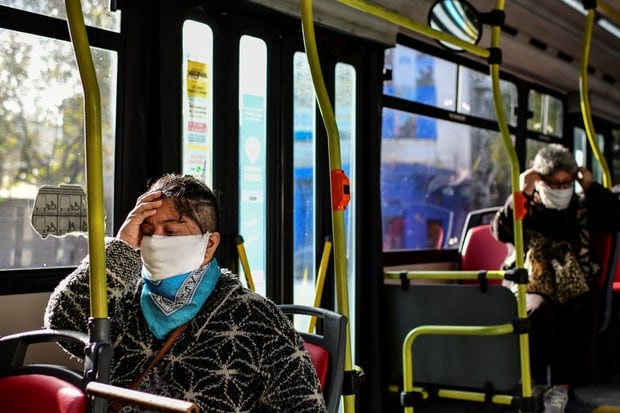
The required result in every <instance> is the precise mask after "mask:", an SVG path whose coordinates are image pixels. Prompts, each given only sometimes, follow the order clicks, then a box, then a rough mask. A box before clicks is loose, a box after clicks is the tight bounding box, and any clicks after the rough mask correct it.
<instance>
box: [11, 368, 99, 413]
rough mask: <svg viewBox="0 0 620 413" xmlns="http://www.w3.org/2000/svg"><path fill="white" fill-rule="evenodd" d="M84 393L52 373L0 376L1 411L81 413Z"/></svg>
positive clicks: (82, 412) (85, 403)
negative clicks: (51, 374)
mask: <svg viewBox="0 0 620 413" xmlns="http://www.w3.org/2000/svg"><path fill="white" fill-rule="evenodd" d="M87 399H88V398H87V396H86V393H85V392H84V391H83V390H82V389H80V388H79V387H77V386H76V385H74V384H71V383H69V382H67V381H65V380H63V379H60V378H58V377H54V376H48V375H43V374H24V375H19V376H9V377H4V378H2V379H0V400H2V402H1V404H2V411H3V412H4V413H22V412H32V413H36V412H45V413H85V412H86V411H87Z"/></svg>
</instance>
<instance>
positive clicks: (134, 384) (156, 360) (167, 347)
mask: <svg viewBox="0 0 620 413" xmlns="http://www.w3.org/2000/svg"><path fill="white" fill-rule="evenodd" d="M186 328H187V323H185V324H181V325H180V326H178V327H177V328H175V329H174V330H173V331H172V333H170V335H169V336H168V339H167V340H166V342H165V343H164V345H163V346H162V347H161V349H160V350H159V352H158V353H157V354H156V355H155V357H153V360H151V363H150V364H149V365H148V366H146V368H145V369H144V371H143V372H142V374H140V375H139V376H138V378H136V379H135V380H134V381H133V382H132V383H131V384H130V385H129V386H127V387H128V388H129V389H133V390H135V389H137V388H138V386H139V385H140V383H142V380H144V377H145V376H146V374H147V373H148V372H149V371H150V370H151V369H152V368H153V367H155V365H156V364H157V363H159V361H160V360H161V359H162V358H163V357H164V355H165V354H166V353H167V352H168V350H170V347H172V345H173V344H174V342H175V341H176V340H177V338H178V337H179V336H180V335H181V334H183V331H185V329H186Z"/></svg>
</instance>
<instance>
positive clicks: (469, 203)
mask: <svg viewBox="0 0 620 413" xmlns="http://www.w3.org/2000/svg"><path fill="white" fill-rule="evenodd" d="M421 124H425V125H427V126H426V129H421V128H419V127H416V126H417V125H421ZM431 132H432V133H431ZM382 135H383V136H382V144H381V205H382V220H383V240H384V245H383V249H384V251H389V250H399V249H408V250H417V249H435V248H456V246H457V245H458V241H459V236H460V233H461V229H462V226H463V223H464V220H465V217H466V215H467V213H468V212H469V211H471V210H474V209H479V208H484V207H488V206H493V205H501V204H502V203H503V202H504V199H505V198H506V196H507V195H508V194H509V193H510V187H509V185H510V168H509V164H508V159H507V157H506V155H505V149H504V147H503V144H502V141H501V138H500V136H499V132H497V131H490V130H486V129H480V128H475V127H472V126H469V125H464V124H460V123H455V122H449V121H443V120H439V119H430V118H425V117H423V116H420V115H415V114H411V113H407V112H402V111H398V110H394V109H389V108H384V109H383V132H382ZM438 227H440V228H438ZM438 237H441V238H438Z"/></svg>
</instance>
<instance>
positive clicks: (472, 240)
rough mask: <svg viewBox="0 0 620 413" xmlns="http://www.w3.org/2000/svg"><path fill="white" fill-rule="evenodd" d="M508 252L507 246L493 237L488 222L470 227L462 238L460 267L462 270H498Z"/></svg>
mask: <svg viewBox="0 0 620 413" xmlns="http://www.w3.org/2000/svg"><path fill="white" fill-rule="evenodd" d="M507 254H508V246H507V245H506V244H504V243H503V242H501V241H498V240H497V239H495V237H494V236H493V234H491V226H490V225H489V224H484V225H478V226H476V227H472V228H470V229H469V230H468V231H467V233H466V235H465V239H464V240H463V244H462V249H461V254H460V256H461V262H460V269H461V270H463V271H476V270H499V269H500V268H501V267H502V264H503V262H504V260H505V259H506V256H507Z"/></svg>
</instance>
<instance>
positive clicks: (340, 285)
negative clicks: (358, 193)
mask: <svg viewBox="0 0 620 413" xmlns="http://www.w3.org/2000/svg"><path fill="white" fill-rule="evenodd" d="M301 17H302V31H303V36H304V46H305V49H306V56H307V57H308V64H309V66H310V74H311V76H312V82H313V84H314V91H315V94H316V100H317V104H318V106H319V110H320V112H321V117H322V118H323V122H324V124H325V128H326V130H327V139H328V149H329V168H330V171H331V174H330V176H331V181H330V184H331V185H330V190H331V199H332V232H333V248H334V269H335V274H336V297H337V301H338V312H340V313H341V314H343V315H344V316H345V317H347V319H349V293H348V286H347V261H346V247H345V234H344V209H345V207H346V205H347V203H348V200H349V198H348V196H349V184H348V180H347V179H346V177H345V176H344V172H343V171H342V166H341V157H340V135H339V133H338V127H337V125H336V119H335V116H334V110H333V108H332V105H331V102H330V100H329V95H328V93H327V89H326V87H325V82H324V80H323V74H322V72H321V64H320V61H319V54H318V51H317V47H316V38H315V36H314V17H313V10H312V0H301ZM344 369H345V372H352V371H353V361H352V356H351V336H350V329H349V328H347V331H346V351H345V361H344ZM343 406H344V411H345V413H350V412H354V411H355V395H354V394H349V395H344V396H343Z"/></svg>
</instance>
